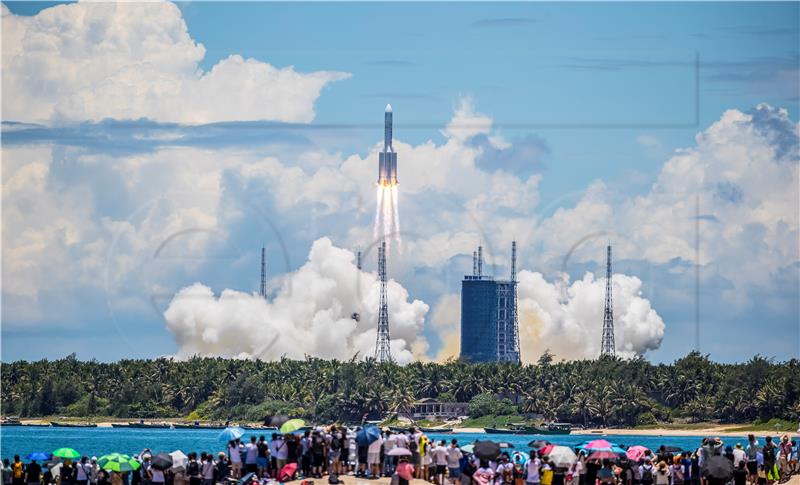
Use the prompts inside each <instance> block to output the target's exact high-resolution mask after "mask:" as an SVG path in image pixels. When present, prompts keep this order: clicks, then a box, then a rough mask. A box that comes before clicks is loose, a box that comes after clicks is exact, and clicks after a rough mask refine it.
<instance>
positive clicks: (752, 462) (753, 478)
mask: <svg viewBox="0 0 800 485" xmlns="http://www.w3.org/2000/svg"><path fill="white" fill-rule="evenodd" d="M759 451H760V450H759V447H758V440H757V439H756V437H755V436H754V435H752V434H749V435H747V448H745V450H744V453H745V455H746V456H747V475H748V478H749V480H750V485H757V484H758V453H759Z"/></svg>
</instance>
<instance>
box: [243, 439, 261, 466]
mask: <svg viewBox="0 0 800 485" xmlns="http://www.w3.org/2000/svg"><path fill="white" fill-rule="evenodd" d="M257 462H258V445H257V444H256V437H255V436H251V437H250V442H249V443H247V444H246V445H245V447H244V470H245V472H246V473H257V472H258V463H257Z"/></svg>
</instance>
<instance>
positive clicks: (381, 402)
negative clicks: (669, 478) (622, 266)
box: [0, 353, 800, 430]
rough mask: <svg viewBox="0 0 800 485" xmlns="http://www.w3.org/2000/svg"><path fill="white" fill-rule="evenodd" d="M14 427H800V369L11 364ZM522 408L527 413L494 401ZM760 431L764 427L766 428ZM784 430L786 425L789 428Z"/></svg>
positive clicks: (6, 403)
mask: <svg viewBox="0 0 800 485" xmlns="http://www.w3.org/2000/svg"><path fill="white" fill-rule="evenodd" d="M1 377H2V382H1V383H0V384H2V389H3V392H2V397H1V398H0V406H1V409H0V410H1V411H2V413H3V414H4V415H19V416H22V417H31V416H84V417H90V416H93V415H94V416H113V417H115V418H118V419H124V418H145V419H164V418H174V417H176V416H186V417H191V419H203V420H222V421H224V420H226V419H232V420H240V421H241V420H249V421H257V420H261V419H263V418H264V417H266V416H269V415H273V414H287V415H291V416H298V417H303V418H307V419H311V420H314V421H318V422H332V421H340V422H353V421H360V420H361V418H362V417H363V416H364V415H365V414H366V415H367V416H368V419H380V418H383V417H385V416H387V415H388V414H393V413H396V412H397V411H398V410H402V409H405V408H407V407H408V406H409V405H410V404H412V403H413V402H414V401H416V400H418V399H422V398H427V397H430V398H434V399H439V398H442V399H446V400H450V401H458V402H468V403H470V414H471V417H472V418H473V419H471V420H469V421H467V422H466V423H464V425H466V426H476V427H481V426H501V425H505V424H506V423H508V422H521V421H523V420H524V416H525V415H532V414H539V415H542V416H544V417H545V418H546V419H548V420H557V421H567V422H572V423H576V424H583V425H587V426H588V425H593V424H594V425H599V424H603V425H607V426H637V425H638V426H653V425H655V424H656V423H658V424H663V423H670V422H676V421H677V422H681V423H690V424H691V423H702V422H708V421H717V422H720V421H722V422H729V423H742V422H755V421H756V420H758V423H763V429H764V430H773V429H774V424H776V422H773V421H770V420H772V419H780V420H785V421H786V422H788V423H789V424H790V425H791V424H792V423H794V425H793V426H796V423H797V421H798V420H800V360H797V359H794V360H790V361H788V362H781V363H776V362H772V361H770V360H768V359H765V358H762V357H758V356H756V357H754V358H753V359H751V360H750V361H749V362H746V363H742V364H720V363H715V362H712V361H710V360H709V359H708V357H707V356H703V355H700V354H698V353H691V354H689V355H687V356H686V357H683V358H681V359H678V360H677V361H675V362H674V363H672V364H659V365H653V364H651V363H649V362H647V361H646V360H644V359H638V360H621V359H614V358H603V359H599V360H582V361H573V362H558V363H556V362H553V360H552V358H549V357H548V356H544V357H543V358H542V359H540V363H539V364H538V365H525V366H515V365H512V364H502V363H495V364H466V363H462V362H446V363H443V364H435V363H421V362H415V363H412V364H409V365H406V366H403V367H399V366H396V365H393V364H378V363H376V362H375V361H374V360H366V361H357V360H355V359H353V360H351V361H346V362H342V361H335V360H333V361H329V360H322V359H316V358H307V359H306V360H303V361H295V360H289V359H281V360H278V361H275V362H263V361H253V360H240V359H221V358H192V359H189V360H186V361H175V360H169V359H155V360H122V361H119V362H114V363H100V362H96V361H90V362H81V361H78V360H76V359H75V358H74V357H70V358H66V359H61V360H55V361H38V362H24V361H21V362H13V363H4V364H2V376H1ZM497 395H501V396H517V397H519V399H518V400H517V402H518V403H519V404H514V403H512V402H511V401H509V400H504V399H497V398H496V396H497ZM759 426H760V425H759ZM781 426H783V425H781Z"/></svg>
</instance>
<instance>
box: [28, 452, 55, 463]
mask: <svg viewBox="0 0 800 485" xmlns="http://www.w3.org/2000/svg"><path fill="white" fill-rule="evenodd" d="M52 457H53V455H51V454H50V453H44V452H41V451H36V452H34V453H30V454H28V455H27V456H26V457H25V458H27V459H29V460H40V461H44V460H49V459H50V458H52Z"/></svg>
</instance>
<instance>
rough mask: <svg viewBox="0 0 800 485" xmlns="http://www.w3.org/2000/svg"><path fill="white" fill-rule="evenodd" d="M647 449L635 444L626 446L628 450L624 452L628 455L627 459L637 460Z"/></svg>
mask: <svg viewBox="0 0 800 485" xmlns="http://www.w3.org/2000/svg"><path fill="white" fill-rule="evenodd" d="M647 451H648V450H647V448H645V447H644V446H639V445H636V446H631V447H630V448H628V451H626V452H625V454H626V455H627V456H628V459H629V460H631V461H639V458H641V457H643V456H644V454H645V453H646V452H647Z"/></svg>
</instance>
